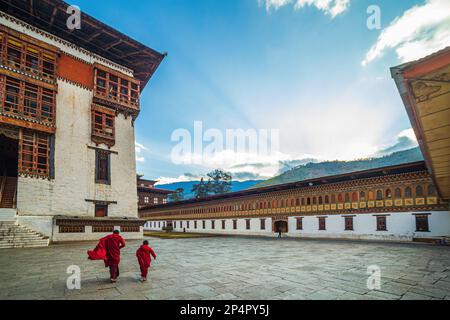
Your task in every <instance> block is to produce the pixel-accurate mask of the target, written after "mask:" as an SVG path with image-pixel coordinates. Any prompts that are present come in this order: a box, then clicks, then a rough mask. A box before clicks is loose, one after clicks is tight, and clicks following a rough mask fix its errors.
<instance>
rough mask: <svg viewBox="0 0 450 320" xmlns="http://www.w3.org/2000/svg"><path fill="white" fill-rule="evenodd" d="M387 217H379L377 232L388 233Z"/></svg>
mask: <svg viewBox="0 0 450 320" xmlns="http://www.w3.org/2000/svg"><path fill="white" fill-rule="evenodd" d="M386 220H387V219H386V216H377V231H387V223H386Z"/></svg>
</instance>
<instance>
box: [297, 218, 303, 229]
mask: <svg viewBox="0 0 450 320" xmlns="http://www.w3.org/2000/svg"><path fill="white" fill-rule="evenodd" d="M297 230H303V218H297Z"/></svg>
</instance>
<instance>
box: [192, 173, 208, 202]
mask: <svg viewBox="0 0 450 320" xmlns="http://www.w3.org/2000/svg"><path fill="white" fill-rule="evenodd" d="M210 184H211V182H210V181H208V182H207V183H205V179H203V178H202V179H201V180H200V183H199V184H194V185H193V186H192V192H193V193H194V195H195V198H197V199H200V198H205V197H207V196H208V195H209V190H210Z"/></svg>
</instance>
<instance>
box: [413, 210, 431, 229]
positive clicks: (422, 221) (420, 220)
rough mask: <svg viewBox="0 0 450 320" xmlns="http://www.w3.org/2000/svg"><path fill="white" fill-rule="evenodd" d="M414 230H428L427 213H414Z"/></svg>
mask: <svg viewBox="0 0 450 320" xmlns="http://www.w3.org/2000/svg"><path fill="white" fill-rule="evenodd" d="M416 231H417V232H430V227H429V223H428V215H427V214H423V215H422V214H418V215H416Z"/></svg>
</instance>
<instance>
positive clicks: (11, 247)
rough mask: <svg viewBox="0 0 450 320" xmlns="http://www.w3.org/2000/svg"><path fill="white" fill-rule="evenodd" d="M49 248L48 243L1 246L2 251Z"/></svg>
mask: <svg viewBox="0 0 450 320" xmlns="http://www.w3.org/2000/svg"><path fill="white" fill-rule="evenodd" d="M44 247H48V242H47V243H38V244H6V245H3V244H0V249H22V248H44Z"/></svg>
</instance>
